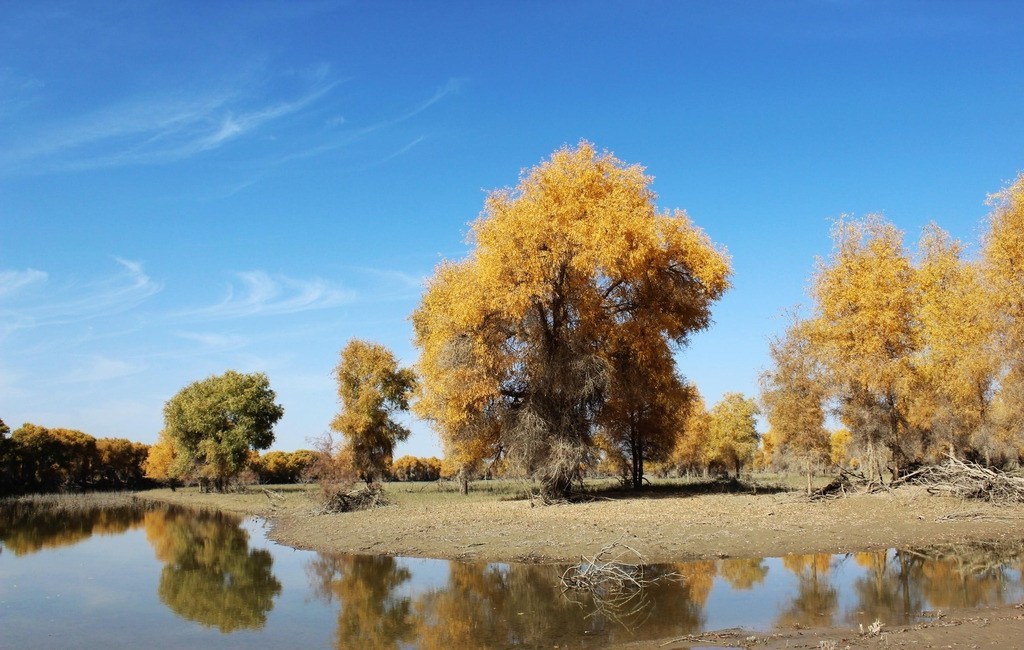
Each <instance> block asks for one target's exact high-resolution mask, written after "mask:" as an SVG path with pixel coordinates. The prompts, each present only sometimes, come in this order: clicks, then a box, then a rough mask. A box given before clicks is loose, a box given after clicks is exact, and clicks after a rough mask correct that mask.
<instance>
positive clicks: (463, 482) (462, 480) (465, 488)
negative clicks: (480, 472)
mask: <svg viewBox="0 0 1024 650" xmlns="http://www.w3.org/2000/svg"><path fill="white" fill-rule="evenodd" d="M459 494H461V495H462V496H466V495H468V494H469V472H467V471H466V468H465V467H461V468H459Z"/></svg>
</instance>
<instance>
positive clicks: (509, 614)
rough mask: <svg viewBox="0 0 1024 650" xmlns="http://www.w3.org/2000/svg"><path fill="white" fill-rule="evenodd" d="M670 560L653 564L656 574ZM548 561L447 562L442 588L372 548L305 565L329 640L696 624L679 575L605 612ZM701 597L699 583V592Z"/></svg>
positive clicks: (433, 642)
mask: <svg viewBox="0 0 1024 650" xmlns="http://www.w3.org/2000/svg"><path fill="white" fill-rule="evenodd" d="M672 569H673V567H667V566H664V567H657V568H654V569H652V571H653V572H654V574H655V575H650V574H649V577H655V576H656V574H657V573H659V572H668V571H670V570H672ZM559 573H560V572H559V571H558V570H557V568H556V567H551V566H538V565H525V564H515V565H508V564H467V563H462V562H449V563H447V579H446V581H445V582H444V584H443V585H441V586H434V587H428V588H423V589H420V590H418V591H416V590H414V589H409V587H410V585H409V584H408V583H409V582H410V581H411V580H413V575H412V573H411V572H410V570H409V569H408V568H407V567H405V566H403V565H402V564H401V563H400V562H399V561H398V560H395V559H394V558H389V557H380V556H344V555H341V556H324V555H321V556H319V557H317V558H316V559H315V560H312V561H310V562H309V564H308V565H307V574H308V575H309V577H310V580H311V582H312V585H313V589H314V592H315V593H316V595H317V596H318V597H319V598H321V599H323V600H326V601H328V602H336V603H338V605H339V610H338V620H337V628H336V634H335V646H336V647H338V648H351V647H361V648H377V649H385V648H398V647H401V646H402V645H403V644H408V643H414V644H415V647H417V648H423V649H424V650H440V649H447V648H469V647H475V648H507V647H540V646H546V647H551V646H552V644H554V645H558V644H559V643H563V642H568V641H572V642H574V643H576V644H580V643H583V644H584V645H586V641H587V640H594V641H601V642H607V641H626V640H631V639H633V638H634V634H635V633H636V632H637V631H638V630H640V629H641V628H642V629H643V631H644V635H645V636H658V635H663V634H675V633H686V632H690V631H694V630H697V629H700V627H701V622H702V619H701V607H700V604H699V603H698V602H696V601H695V600H694V598H693V597H692V596H691V586H690V583H689V582H688V581H687V580H675V581H664V582H659V583H658V584H656V585H655V586H654V587H652V588H651V589H650V590H648V591H647V593H645V594H644V595H643V600H642V601H637V602H638V603H639V604H642V605H643V606H640V607H631V608H629V609H628V610H626V611H615V610H611V611H609V610H607V609H606V608H603V607H601V606H600V603H598V602H597V601H595V600H594V598H593V597H592V596H591V595H589V594H562V592H561V590H560V589H559V588H558V587H557V577H558V575H559ZM702 593H703V595H704V596H706V594H707V590H706V589H704V590H703V591H702Z"/></svg>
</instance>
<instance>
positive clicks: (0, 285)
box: [0, 269, 47, 298]
mask: <svg viewBox="0 0 1024 650" xmlns="http://www.w3.org/2000/svg"><path fill="white" fill-rule="evenodd" d="M46 278H47V275H46V272H44V271H37V270H35V269H26V270H24V271H0V298H3V297H4V296H7V295H11V294H13V293H16V292H17V291H19V290H20V289H22V288H23V287H27V286H28V285H30V284H37V283H41V282H46Z"/></svg>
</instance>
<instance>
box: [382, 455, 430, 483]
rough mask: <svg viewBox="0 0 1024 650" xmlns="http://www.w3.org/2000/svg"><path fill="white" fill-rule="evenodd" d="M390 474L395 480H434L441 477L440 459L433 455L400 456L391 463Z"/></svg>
mask: <svg viewBox="0 0 1024 650" xmlns="http://www.w3.org/2000/svg"><path fill="white" fill-rule="evenodd" d="M391 476H392V477H394V479H395V480H396V481H436V480H437V479H439V478H441V461H440V460H438V459H437V458H433V457H431V458H417V457H415V456H402V457H401V458H396V459H395V460H394V462H392V463H391Z"/></svg>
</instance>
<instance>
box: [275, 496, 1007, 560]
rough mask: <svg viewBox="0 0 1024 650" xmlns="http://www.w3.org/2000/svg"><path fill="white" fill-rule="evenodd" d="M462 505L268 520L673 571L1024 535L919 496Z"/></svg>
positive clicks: (409, 541) (342, 536)
mask: <svg viewBox="0 0 1024 650" xmlns="http://www.w3.org/2000/svg"><path fill="white" fill-rule="evenodd" d="M458 498H459V497H457V496H454V495H453V496H452V497H451V499H450V500H448V501H446V502H442V503H424V504H408V505H403V506H389V507H385V508H379V509H376V510H372V511H364V512H355V513H347V514H341V515H323V516H314V517H311V516H309V515H308V514H307V513H306V512H303V511H302V508H300V507H296V506H281V507H278V508H276V509H268V510H267V512H265V513H264V514H266V515H268V516H269V518H270V520H271V522H272V528H271V532H270V536H271V538H272V539H274V540H275V541H278V542H280V543H282V544H286V545H288V546H293V547H296V548H306V549H312V550H319V551H344V552H353V553H382V554H387V555H407V556H417V557H434V558H449V559H461V560H491V561H508V560H511V561H537V562H557V561H564V560H576V559H578V558H579V556H580V555H581V554H583V555H592V554H593V553H595V552H596V551H598V550H599V549H600V548H601V547H602V546H604V545H606V544H608V543H610V542H613V541H616V540H622V541H624V542H628V543H629V544H630V545H631V546H633V547H634V548H636V549H637V550H638V551H639V552H640V553H642V554H643V555H644V556H645V557H646V558H647V559H648V560H649V561H651V562H673V561H681V560H690V559H700V558H711V557H755V556H761V557H763V556H781V555H786V554H790V553H843V552H849V551H864V550H872V549H882V548H891V547H894V546H898V547H908V546H909V547H913V546H917V547H920V546H926V545H929V544H934V543H946V542H961V541H967V540H1000V539H1020V538H1021V537H1022V536H1024V526H1022V524H1024V506H1015V507H999V506H993V505H991V504H983V503H964V502H961V501H957V500H953V499H948V498H940V497H932V496H929V495H927V494H925V493H923V492H921V491H920V490H913V489H910V490H902V491H899V492H897V493H895V494H892V495H889V494H879V495H863V496H854V497H848V498H844V499H839V500H835V501H824V502H809V501H808V500H807V499H805V498H803V497H801V496H798V495H794V494H792V493H782V494H775V495H730V494H716V495H702V496H697V497H685V498H678V497H677V498H639V499H624V500H614V501H595V502H591V503H581V504H570V505H557V506H543V507H541V506H538V507H531V505H530V503H529V502H528V501H491V502H487V501H483V502H481V501H478V502H467V503H459V501H458ZM268 501H269V499H268Z"/></svg>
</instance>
